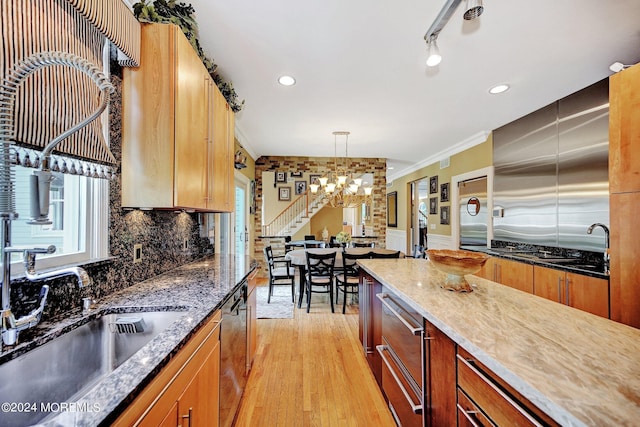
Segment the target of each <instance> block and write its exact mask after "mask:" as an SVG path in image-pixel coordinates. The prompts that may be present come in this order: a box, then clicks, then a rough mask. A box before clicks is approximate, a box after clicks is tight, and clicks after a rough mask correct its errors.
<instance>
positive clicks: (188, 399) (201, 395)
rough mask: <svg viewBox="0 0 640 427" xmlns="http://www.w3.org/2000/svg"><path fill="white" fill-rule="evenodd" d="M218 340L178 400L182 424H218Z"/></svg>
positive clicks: (193, 426)
mask: <svg viewBox="0 0 640 427" xmlns="http://www.w3.org/2000/svg"><path fill="white" fill-rule="evenodd" d="M219 374H220V342H218V343H216V345H215V347H214V348H213V350H212V351H211V352H210V353H209V355H208V356H207V358H206V359H205V360H204V362H203V363H202V365H201V366H200V369H199V370H198V372H197V373H196V374H195V376H194V377H193V379H192V380H191V382H190V383H189V385H188V386H187V388H186V389H185V390H184V393H182V395H181V396H180V399H179V400H178V418H179V419H178V421H179V424H180V425H182V426H189V427H215V426H217V425H218V411H217V408H218V402H219V392H218V381H216V378H218V377H219Z"/></svg>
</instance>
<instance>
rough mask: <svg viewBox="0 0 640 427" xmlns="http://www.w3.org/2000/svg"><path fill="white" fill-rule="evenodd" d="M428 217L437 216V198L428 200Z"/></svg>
mask: <svg viewBox="0 0 640 427" xmlns="http://www.w3.org/2000/svg"><path fill="white" fill-rule="evenodd" d="M429 215H438V198H437V197H431V198H430V199H429Z"/></svg>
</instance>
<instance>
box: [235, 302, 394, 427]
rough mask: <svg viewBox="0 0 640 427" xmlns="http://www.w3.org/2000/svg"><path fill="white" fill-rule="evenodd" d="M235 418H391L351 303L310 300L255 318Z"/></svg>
mask: <svg viewBox="0 0 640 427" xmlns="http://www.w3.org/2000/svg"><path fill="white" fill-rule="evenodd" d="M340 297H341V298H342V294H341V295H340ZM314 298H315V297H314ZM340 301H341V302H342V299H341V300H340ZM235 426H237V427H245V426H247V427H248V426H250V427H260V426H265V427H280V426H282V427H289V426H291V427H299V426H366V427H371V426H384V427H387V426H395V423H394V421H393V418H392V417H391V413H390V412H389V410H388V408H387V406H386V403H385V401H384V399H383V397H382V394H381V392H380V390H379V389H378V386H377V384H376V382H375V379H374V377H373V374H372V373H371V371H370V370H369V366H368V365H367V362H366V360H365V358H364V355H363V353H362V348H361V346H360V341H359V339H358V306H357V305H352V306H349V305H347V313H346V314H344V315H343V314H342V306H341V305H340V306H338V305H336V312H335V313H331V309H330V307H329V303H328V301H327V302H322V300H318V302H315V300H312V304H311V312H310V313H308V314H307V313H306V308H304V306H303V308H302V309H300V310H299V309H297V308H296V309H295V310H294V318H293V319H258V349H257V354H256V357H255V360H254V364H253V369H252V371H251V374H250V376H249V380H248V383H247V388H246V390H245V392H244V396H243V398H242V402H241V404H240V409H239V413H238V417H237V418H236V423H235Z"/></svg>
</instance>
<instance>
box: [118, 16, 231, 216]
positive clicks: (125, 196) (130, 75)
mask: <svg viewBox="0 0 640 427" xmlns="http://www.w3.org/2000/svg"><path fill="white" fill-rule="evenodd" d="M141 43H142V49H141V52H142V57H141V60H140V67H138V68H125V69H124V71H123V129H122V136H123V138H122V206H123V207H140V208H157V209H194V210H199V211H213V210H218V209H215V208H213V207H212V205H213V200H212V198H211V192H210V174H211V173H212V170H213V167H212V161H213V160H212V156H213V155H214V148H213V146H214V145H215V143H216V141H215V138H214V134H213V132H214V130H213V129H214V123H213V121H214V120H215V119H216V117H217V116H218V115H220V111H222V112H223V114H222V115H223V116H224V118H225V120H228V119H227V114H226V111H225V109H224V108H223V109H222V110H219V109H220V108H221V107H218V109H216V105H215V103H214V100H213V94H214V89H215V90H217V88H216V87H215V85H214V84H213V82H212V79H211V77H210V76H209V73H208V72H207V69H206V68H205V66H204V65H203V64H202V61H201V60H200V58H199V57H198V55H197V54H196V52H195V51H194V49H193V47H192V46H191V44H190V43H189V41H188V40H187V38H186V37H185V36H184V34H183V33H182V31H181V30H180V28H178V27H177V26H175V25H173V24H143V25H142V34H141ZM223 101H224V98H223ZM225 104H226V102H225ZM225 132H226V130H225ZM225 143H227V142H226V141H225ZM232 164H233V158H230V159H229V167H228V168H227V170H226V172H227V173H228V174H232V173H233V170H232ZM227 180H228V181H229V180H232V178H231V177H227ZM219 197H222V195H220V196H219ZM223 202H224V201H223ZM221 210H222V209H221ZM224 210H227V211H228V210H231V209H224Z"/></svg>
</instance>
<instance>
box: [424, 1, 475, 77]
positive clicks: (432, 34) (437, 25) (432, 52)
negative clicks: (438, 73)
mask: <svg viewBox="0 0 640 427" xmlns="http://www.w3.org/2000/svg"><path fill="white" fill-rule="evenodd" d="M461 2H462V0H447V2H446V3H445V4H444V6H443V7H442V9H441V10H440V12H439V13H438V16H436V19H435V20H434V21H433V22H432V23H431V26H430V27H429V29H428V30H427V32H426V33H425V35H424V40H425V42H427V48H428V53H429V56H428V57H427V66H429V67H434V66H436V65H438V64H439V63H440V61H441V60H442V56H441V55H440V50H439V49H438V46H437V45H436V39H437V38H438V35H439V34H440V31H442V29H443V28H444V26H445V25H447V22H449V19H450V18H451V16H452V15H453V13H454V12H455V10H456V9H457V7H458V6H459V5H460V3H461ZM482 12H484V7H483V6H482V0H467V5H466V8H465V11H464V14H463V17H464V19H466V20H467V21H469V20H472V19H476V18H477V17H479V16H480V15H482Z"/></svg>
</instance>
